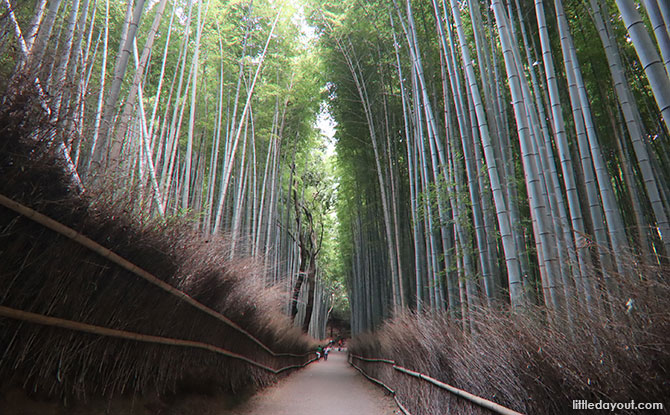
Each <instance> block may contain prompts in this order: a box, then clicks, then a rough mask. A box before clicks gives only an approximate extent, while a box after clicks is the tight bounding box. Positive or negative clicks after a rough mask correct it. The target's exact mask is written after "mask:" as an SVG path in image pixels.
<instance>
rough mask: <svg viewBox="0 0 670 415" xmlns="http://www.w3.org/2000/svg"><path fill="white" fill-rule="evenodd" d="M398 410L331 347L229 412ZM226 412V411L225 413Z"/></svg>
mask: <svg viewBox="0 0 670 415" xmlns="http://www.w3.org/2000/svg"><path fill="white" fill-rule="evenodd" d="M397 413H400V412H399V410H398V407H397V406H396V405H395V402H394V401H393V398H391V397H389V396H387V395H385V394H384V392H383V391H382V389H381V388H379V387H377V386H375V385H373V384H372V383H370V382H369V381H368V380H366V379H365V378H364V377H363V376H361V375H360V374H359V373H358V372H356V370H355V369H354V368H352V367H351V366H349V364H348V363H347V355H346V353H345V352H337V350H334V351H332V352H331V353H330V356H329V357H328V361H324V360H323V359H322V360H321V361H319V362H315V363H312V364H311V365H309V366H308V367H307V368H305V369H302V370H300V371H299V372H298V373H295V374H293V375H291V376H289V377H288V378H286V379H284V380H282V381H281V382H279V383H278V384H277V385H275V386H273V387H271V388H268V389H267V390H265V391H263V392H261V393H259V394H258V395H256V396H254V397H253V398H251V399H250V400H249V402H248V403H246V404H244V406H242V407H240V408H237V409H236V410H234V411H232V412H230V415H251V414H254V415H315V414H318V415H391V414H397ZM225 415H228V413H226V414H225Z"/></svg>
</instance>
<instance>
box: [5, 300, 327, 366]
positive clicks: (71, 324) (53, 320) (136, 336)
mask: <svg viewBox="0 0 670 415" xmlns="http://www.w3.org/2000/svg"><path fill="white" fill-rule="evenodd" d="M0 317H6V318H11V319H14V320H19V321H25V322H27V323H33V324H41V325H43V326H50V327H59V328H62V329H66V330H74V331H79V332H83V333H89V334H95V335H98V336H106V337H115V338H118V339H125V340H134V341H139V342H144V343H152V344H163V345H167V346H176V347H190V348H195V349H203V350H208V351H210V352H213V353H217V354H220V355H223V356H226V357H230V358H232V359H236V360H241V361H243V362H246V363H248V364H250V365H252V366H256V367H258V368H261V369H263V370H266V371H268V372H271V373H274V374H279V373H281V372H284V371H286V370H289V369H297V368H300V367H305V366H307V365H308V364H310V363H311V362H313V361H314V360H316V359H315V358H313V359H310V360H308V361H307V362H305V363H303V364H300V365H291V366H285V367H282V368H279V369H274V368H271V367H270V366H266V365H264V364H262V363H259V362H256V361H255V360H252V359H249V358H248V357H246V356H243V355H241V354H238V353H235V352H231V351H230V350H226V349H223V348H221V347H218V346H214V345H211V344H208V343H202V342H197V341H192V340H184V339H175V338H171V337H161V336H152V335H148V334H142V333H135V332H131V331H125V330H117V329H111V328H109V327H102V326H95V325H92V324H86V323H81V322H78V321H72V320H66V319H62V318H57V317H51V316H45V315H43V314H36V313H30V312H28V311H22V310H17V309H14V308H10V307H5V306H0Z"/></svg>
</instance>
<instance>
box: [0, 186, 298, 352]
mask: <svg viewBox="0 0 670 415" xmlns="http://www.w3.org/2000/svg"><path fill="white" fill-rule="evenodd" d="M0 205H1V206H4V207H6V208H8V209H10V210H13V211H14V212H16V213H19V214H20V215H22V216H25V217H26V218H28V219H30V220H32V221H34V222H36V223H39V224H40V225H42V226H44V227H46V228H49V229H51V230H52V231H54V232H57V233H59V234H61V235H63V236H65V237H66V238H69V239H71V240H72V241H74V242H76V243H78V244H80V245H81V246H83V247H85V248H88V249H90V250H91V251H93V252H95V253H96V254H98V255H100V256H101V257H103V258H105V259H107V260H109V261H111V262H113V263H115V264H116V265H118V266H120V267H121V268H123V269H125V270H127V271H129V272H131V273H133V274H135V275H137V276H138V277H140V278H142V279H144V280H146V281H148V282H149V283H151V284H153V285H155V286H157V287H159V288H161V289H162V290H164V291H166V292H168V293H169V294H171V295H173V296H175V297H177V298H179V299H180V300H182V301H184V302H185V303H187V304H189V305H191V306H193V307H195V308H197V309H198V310H200V311H202V312H204V313H206V314H208V315H210V316H212V317H214V318H215V319H217V320H219V321H221V322H222V323H224V324H226V325H228V326H229V327H231V328H233V329H235V330H236V331H238V332H240V333H241V334H243V335H244V336H245V337H247V338H248V339H249V340H251V341H252V342H254V343H256V344H257V345H258V346H259V347H261V348H262V349H263V350H265V351H266V352H268V353H269V354H271V355H272V356H294V357H301V356H304V355H305V354H306V353H305V354H302V355H297V354H293V353H276V352H274V351H273V350H271V349H270V348H269V347H268V346H266V345H265V344H263V343H262V342H261V341H260V340H258V339H257V338H256V337H254V335H252V334H251V333H249V332H248V331H246V330H245V329H243V328H242V327H240V326H239V325H237V324H236V323H235V322H233V321H232V320H230V319H228V318H227V317H225V316H224V315H222V314H220V313H219V312H217V311H215V310H213V309H211V308H209V307H207V306H206V305H204V304H202V303H200V302H198V301H197V300H195V299H193V298H192V297H190V296H189V295H188V294H186V293H184V292H182V291H180V290H178V289H177V288H175V287H173V286H172V285H170V284H168V283H166V282H164V281H161V280H160V279H158V278H157V277H155V276H154V275H152V274H150V273H149V272H148V271H146V270H144V269H142V268H140V267H138V266H137V265H135V264H133V263H132V262H130V261H128V260H127V259H125V258H123V257H121V256H119V255H118V254H116V253H115V252H113V251H111V250H109V249H108V248H105V247H104V246H102V245H100V244H99V243H97V242H95V241H93V240H92V239H90V238H88V237H86V236H84V235H82V234H81V233H79V232H77V231H75V230H74V229H72V228H69V227H67V226H65V225H63V224H62V223H59V222H57V221H55V220H53V219H51V218H50V217H48V216H46V215H43V214H41V213H39V212H37V211H35V210H33V209H31V208H29V207H27V206H24V205H22V204H20V203H18V202H16V201H14V200H12V199H10V198H8V197H6V196H4V195H0Z"/></svg>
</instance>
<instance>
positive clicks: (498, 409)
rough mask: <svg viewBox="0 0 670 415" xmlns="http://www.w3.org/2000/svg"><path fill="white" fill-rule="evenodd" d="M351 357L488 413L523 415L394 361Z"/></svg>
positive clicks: (352, 355) (353, 355)
mask: <svg viewBox="0 0 670 415" xmlns="http://www.w3.org/2000/svg"><path fill="white" fill-rule="evenodd" d="M351 357H353V358H355V359H359V360H362V361H364V362H373V363H386V364H390V365H392V366H393V369H395V370H397V371H399V372H401V373H404V374H406V375H409V376H413V377H415V378H419V379H421V380H424V381H426V382H429V383H432V384H433V385H435V386H437V387H439V388H441V389H445V390H447V391H449V392H451V393H452V394H454V395H456V396H459V397H461V398H463V399H466V400H468V401H470V402H472V403H474V404H476V405H479V406H481V407H482V408H486V409H488V410H490V411H493V412H495V413H498V414H501V415H523V414H522V413H520V412H517V411H514V410H512V409H509V408H507V407H504V406H502V405H500V404H497V403H495V402H493V401H490V400H488V399H485V398H482V397H481V396H477V395H474V394H472V393H470V392H466V391H464V390H463V389H459V388H457V387H455V386H451V385H449V384H447V383H444V382H441V381H439V380H437V379H435V378H432V377H430V376H427V375H424V374H423V373H419V372H415V371H413V370H409V369H407V368H404V367H402V366H398V365H397V364H396V363H395V361H393V360H388V359H379V358H367V357H363V356H358V355H355V354H351ZM352 365H353V363H352Z"/></svg>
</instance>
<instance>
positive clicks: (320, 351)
mask: <svg viewBox="0 0 670 415" xmlns="http://www.w3.org/2000/svg"><path fill="white" fill-rule="evenodd" d="M322 354H323V347H322V346H321V345H319V347H317V348H316V360H319V359H321V355H322Z"/></svg>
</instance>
